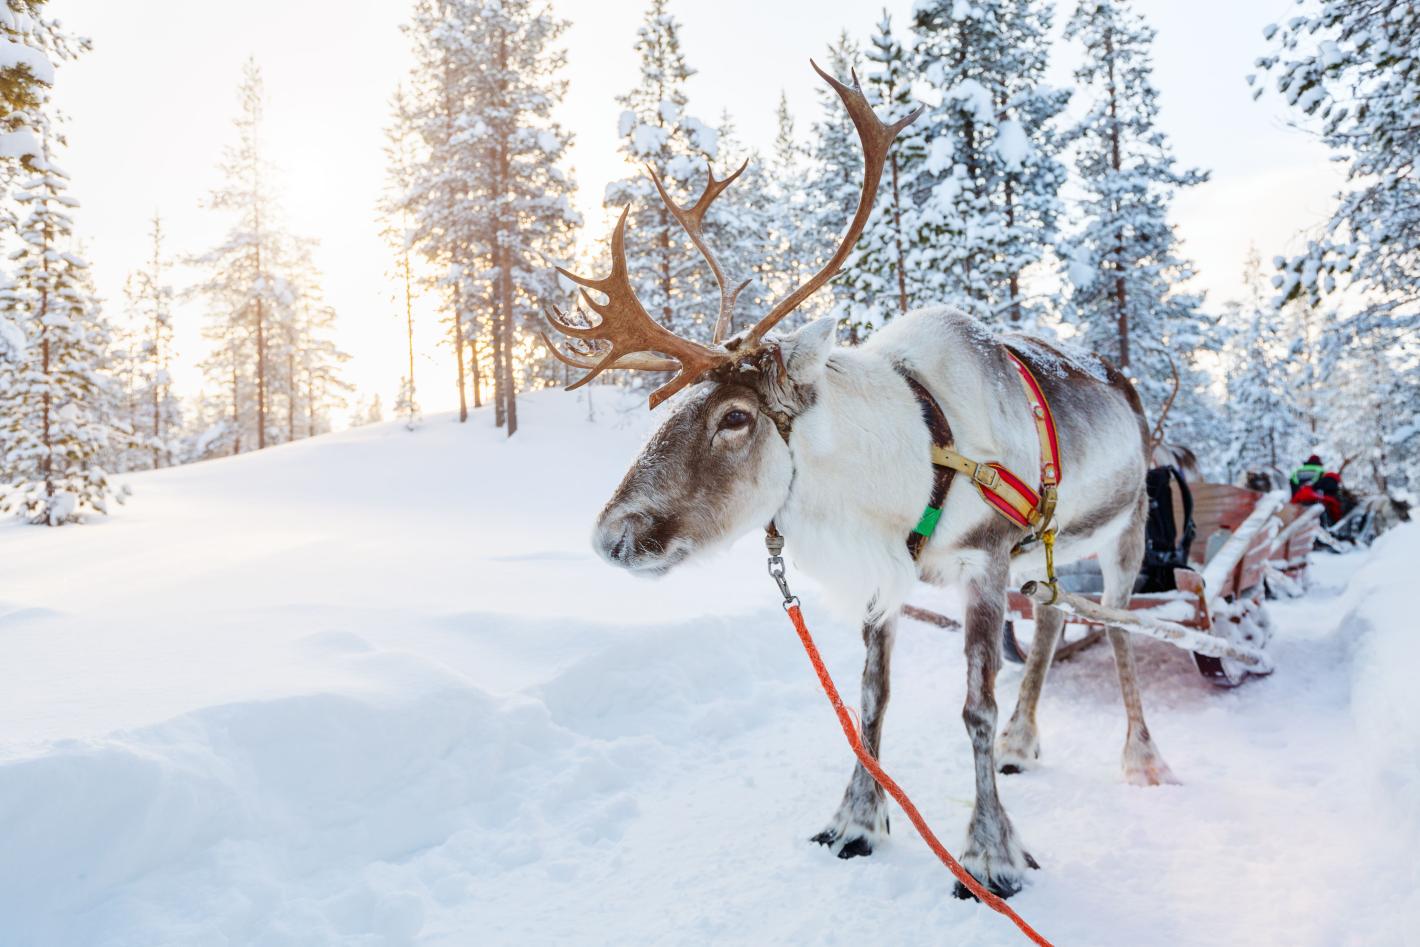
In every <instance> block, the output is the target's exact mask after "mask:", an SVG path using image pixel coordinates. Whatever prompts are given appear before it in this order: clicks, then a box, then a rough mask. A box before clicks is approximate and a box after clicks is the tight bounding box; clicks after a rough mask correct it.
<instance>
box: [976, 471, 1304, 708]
mask: <svg viewBox="0 0 1420 947" xmlns="http://www.w3.org/2000/svg"><path fill="white" fill-rule="evenodd" d="M1192 493H1193V520H1194V524H1195V526H1196V529H1197V532H1196V535H1195V537H1194V541H1193V546H1192V551H1193V555H1192V557H1191V558H1192V559H1193V560H1194V561H1192V562H1191V563H1190V565H1191V566H1192V568H1190V569H1176V570H1174V578H1175V580H1176V585H1177V588H1176V589H1174V590H1172V591H1168V592H1154V593H1136V594H1135V595H1134V596H1133V597H1132V598H1131V599H1130V602H1129V606H1128V608H1127V609H1111V608H1107V607H1105V606H1103V605H1101V604H1100V590H1101V589H1100V578H1099V571H1098V568H1097V567H1094V565H1093V563H1091V562H1088V561H1087V562H1085V563H1080V564H1077V565H1076V566H1074V567H1069V568H1065V569H1062V570H1061V573H1060V580H1059V581H1060V597H1059V600H1058V601H1056V602H1055V605H1056V607H1058V608H1060V609H1062V610H1063V611H1065V612H1066V615H1067V618H1066V625H1065V628H1062V630H1061V634H1062V636H1064V635H1065V631H1066V629H1068V628H1070V626H1072V625H1073V626H1074V627H1075V628H1076V629H1079V628H1081V627H1083V628H1084V629H1085V634H1084V635H1083V636H1082V637H1077V638H1066V639H1065V640H1063V641H1061V642H1060V643H1059V644H1058V645H1057V648H1056V653H1055V660H1057V661H1059V660H1064V659H1068V658H1069V657H1070V656H1071V655H1074V654H1077V653H1079V652H1080V651H1081V650H1083V649H1085V648H1088V647H1090V646H1091V645H1093V644H1095V643H1096V642H1098V641H1099V640H1100V639H1101V638H1103V637H1104V629H1105V627H1106V626H1108V625H1116V626H1118V627H1121V628H1124V629H1125V630H1128V631H1131V632H1135V633H1139V634H1144V635H1147V636H1149V637H1153V638H1158V639H1160V640H1163V641H1168V642H1169V643H1170V644H1174V645H1176V646H1178V647H1181V648H1184V649H1185V650H1188V651H1191V652H1192V654H1193V659H1194V662H1195V664H1196V665H1197V667H1198V670H1199V672H1200V673H1202V674H1203V676H1204V677H1206V678H1208V679H1209V680H1210V681H1212V682H1213V683H1215V684H1218V685H1220V686H1224V687H1233V686H1236V685H1238V684H1241V683H1242V682H1243V681H1244V680H1245V679H1246V678H1247V676H1248V675H1249V674H1268V673H1271V671H1272V662H1271V660H1270V658H1269V657H1268V656H1267V654H1266V653H1265V652H1264V651H1263V648H1264V647H1265V646H1266V644H1267V640H1268V638H1269V637H1270V636H1271V629H1270V625H1269V623H1268V620H1267V613H1266V610H1265V608H1264V599H1266V598H1268V597H1276V596H1278V595H1297V594H1300V593H1301V590H1302V588H1303V587H1304V585H1305V582H1306V570H1307V564H1308V556H1309V554H1310V552H1311V549H1312V546H1313V544H1314V543H1315V541H1316V538H1317V535H1318V533H1319V532H1320V531H1321V508H1320V507H1319V506H1312V507H1298V506H1294V505H1292V504H1291V503H1289V502H1288V500H1287V497H1286V495H1285V494H1284V493H1281V492H1276V493H1258V492H1257V491H1254V490H1248V489H1245V488H1243V487H1234V486H1229V485H1228V484H1217V483H1202V484H1196V485H1193V486H1192ZM1175 503H1176V504H1177V503H1178V500H1177V499H1175ZM1175 513H1176V517H1175V518H1176V520H1177V521H1178V522H1182V520H1183V516H1182V510H1181V509H1176V510H1175ZM1050 597H1051V590H1050V588H1049V587H1048V586H1046V585H1044V584H1041V583H1034V582H1028V583H1026V585H1025V586H1024V587H1022V589H1021V590H1020V591H1014V592H1011V593H1010V601H1009V607H1008V616H1009V617H1008V620H1007V622H1006V625H1005V631H1004V641H1003V651H1004V654H1005V656H1006V657H1007V659H1009V660H1014V661H1024V660H1025V658H1026V655H1027V648H1026V647H1025V642H1024V641H1023V640H1022V639H1021V638H1019V637H1017V635H1016V622H1017V621H1019V620H1022V619H1033V618H1034V614H1035V607H1036V605H1037V604H1038V603H1042V602H1045V603H1048V602H1049V601H1050Z"/></svg>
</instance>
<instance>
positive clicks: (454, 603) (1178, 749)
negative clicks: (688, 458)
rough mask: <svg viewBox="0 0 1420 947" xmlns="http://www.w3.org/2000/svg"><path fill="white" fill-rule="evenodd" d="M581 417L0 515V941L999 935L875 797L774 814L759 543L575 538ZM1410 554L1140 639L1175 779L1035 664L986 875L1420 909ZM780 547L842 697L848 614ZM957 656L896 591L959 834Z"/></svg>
mask: <svg viewBox="0 0 1420 947" xmlns="http://www.w3.org/2000/svg"><path fill="white" fill-rule="evenodd" d="M598 399H599V401H600V402H601V403H602V404H603V405H605V404H606V402H607V401H609V400H610V398H609V397H608V396H606V395H604V394H603V393H602V392H600V391H599V392H598ZM585 410H586V408H585V403H583V402H581V401H579V399H577V398H575V397H573V396H571V395H563V394H560V393H547V394H542V395H538V396H534V397H531V398H529V399H527V400H526V401H525V402H524V403H523V407H522V411H523V430H522V431H521V432H520V433H519V434H518V436H517V437H516V438H515V439H513V440H512V441H511V442H506V441H505V440H504V439H503V438H502V437H501V435H500V434H499V433H498V432H495V431H494V430H493V429H492V426H491V422H490V420H489V418H488V415H487V413H486V412H478V413H476V414H475V415H474V417H473V419H472V420H471V422H470V423H469V424H468V425H465V426H459V425H457V424H454V423H452V422H451V420H450V419H449V418H448V417H437V418H433V419H431V420H430V421H429V422H428V423H427V424H426V425H425V426H424V427H423V428H422V429H420V430H418V431H416V432H413V433H411V432H407V431H405V430H403V429H402V428H400V427H399V426H398V425H394V424H388V425H382V426H375V427H369V428H362V429H358V430H355V431H352V432H348V433H345V434H341V435H337V436H331V437H323V438H319V439H316V440H313V441H308V442H303V443H300V444H296V445H292V446H287V447H281V448H276V449H274V450H270V451H266V452H263V453H261V454H260V455H246V456H243V457H240V458H236V459H232V460H223V461H216V462H210V463H205V464H201V465H197V466H193V467H187V468H182V469H176V470H167V471H160V472H157V473H150V474H144V475H139V476H134V477H131V478H129V482H130V483H131V484H132V486H133V488H134V491H135V492H134V496H133V498H132V499H131V500H130V502H129V503H128V505H127V506H125V507H122V508H120V509H119V510H118V511H117V513H116V515H114V516H113V517H111V518H110V519H108V520H107V521H102V522H98V523H96V524H94V525H90V526H84V527H69V528H63V529H54V530H50V529H43V528H34V527H25V526H5V527H3V528H0V945H3V947H32V945H44V947H49V945H83V947H109V945H134V947H139V945H141V947H155V945H169V944H171V945H185V947H186V945H226V944H262V945H300V947H312V945H325V944H340V945H401V944H428V945H450V947H453V945H458V947H463V945H470V944H550V943H588V944H705V943H715V944H722V943H732V944H751V943H753V944H759V943H793V944H801V943H802V944H820V943H822V944H852V945H861V944H867V943H891V944H953V943H958V944H974V945H992V944H1018V943H1023V942H1024V941H1023V940H1022V939H1021V937H1020V935H1019V934H1018V933H1017V932H1016V930H1015V929H1014V928H1013V927H1012V926H1011V925H1010V924H1009V923H1008V922H1007V921H1005V920H1004V919H1002V918H1000V917H999V916H997V915H995V914H994V913H992V912H991V911H989V910H988V909H986V908H984V907H982V906H980V905H977V904H968V903H963V902H960V901H956V900H953V899H952V898H951V896H950V891H951V879H950V877H949V876H948V874H947V872H946V871H945V870H944V869H943V868H942V867H941V866H940V865H938V864H937V863H936V861H935V860H934V859H933V857H932V855H931V854H930V852H929V851H928V850H927V848H926V847H925V846H924V845H923V844H922V843H921V841H920V840H919V839H918V838H917V837H916V836H915V835H914V834H913V833H912V832H911V828H910V826H909V824H908V822H907V820H906V818H904V817H902V816H901V814H900V813H898V814H896V815H895V816H894V818H893V826H894V829H895V832H896V834H895V835H894V836H893V838H892V840H891V842H890V843H888V844H887V845H885V846H884V847H882V848H880V849H879V851H878V852H876V853H875V854H874V855H873V856H872V857H871V858H868V859H855V860H853V861H846V862H845V861H840V860H838V859H836V858H833V857H832V856H831V855H830V854H829V853H828V852H827V851H826V850H824V849H821V848H819V847H817V846H814V845H812V844H810V843H809V842H808V841H807V839H808V837H809V836H810V835H811V834H812V833H813V832H815V831H817V830H818V829H820V828H822V826H823V824H824V823H825V821H826V820H827V819H828V817H829V816H830V815H831V814H832V812H833V810H834V808H835V807H836V806H837V803H838V800H839V797H840V794H841V792H842V789H843V784H844V782H845V780H846V778H847V776H848V773H849V770H850V757H849V754H848V750H847V747H846V745H845V744H844V741H843V737H842V734H841V733H840V732H839V731H838V729H837V726H836V723H835V721H834V718H833V716H832V714H831V712H830V710H829V708H828V705H827V703H826V701H825V700H824V698H823V695H822V694H821V692H820V691H819V690H818V687H817V682H816V681H815V679H814V678H813V676H812V673H811V671H810V669H809V667H808V663H807V661H806V660H805V658H804V656H803V654H802V652H801V650H800V649H799V646H798V643H797V641H796V639H795V637H794V635H793V632H792V630H791V629H790V627H789V625H788V623H787V622H786V620H785V619H784V617H783V615H782V613H781V612H780V609H779V607H778V601H777V596H776V594H775V592H774V589H773V586H772V584H771V583H770V581H769V579H768V578H766V577H765V575H764V571H763V570H764V563H763V558H762V555H763V553H762V549H761V547H760V541H759V539H758V538H757V537H748V538H747V539H746V540H745V541H744V542H742V543H740V544H739V545H738V546H737V547H735V548H734V549H733V550H731V551H730V552H728V553H726V554H723V555H721V556H720V557H718V558H716V559H713V560H711V561H709V562H706V563H702V564H696V565H691V566H687V567H685V568H683V569H682V570H681V571H680V572H678V573H677V574H674V575H672V576H670V577H668V578H667V579H664V580H661V581H659V582H647V581H643V580H637V579H633V578H631V577H629V576H626V575H623V574H621V573H619V572H617V571H615V570H613V569H611V568H610V567H609V566H606V565H605V564H603V563H602V562H601V561H600V560H598V559H596V558H595V557H594V556H593V554H592V553H591V552H590V549H589V547H588V543H587V534H588V531H589V527H590V524H591V521H592V519H593V517H594V515H595V514H596V511H597V510H598V508H599V506H600V503H601V501H602V500H603V499H604V498H605V496H606V495H607V494H608V493H609V491H610V490H611V488H612V486H613V485H614V484H615V482H616V481H617V479H618V478H619V477H620V474H621V472H622V470H623V469H624V467H625V465H626V463H627V462H628V460H629V459H630V457H631V455H632V453H633V451H634V449H635V447H636V445H637V442H638V441H639V439H640V437H641V436H642V432H643V431H644V429H645V427H646V426H647V424H648V423H649V420H648V419H647V418H646V416H645V412H644V411H643V410H641V409H640V408H639V407H637V408H635V409H634V410H628V411H626V412H625V413H618V412H615V411H610V410H608V409H607V408H606V407H603V408H602V411H603V420H602V422H601V423H599V424H596V425H592V424H588V423H587V422H585V421H584V420H583V418H582V416H583V414H584V413H585ZM1066 488H1067V489H1068V484H1067V487H1066ZM792 541H793V539H792V537H790V550H791V552H792ZM1417 560H1420V526H1416V525H1411V526H1408V527H1403V528H1401V529H1398V530H1396V531H1395V532H1394V533H1392V534H1391V535H1388V536H1386V537H1385V538H1384V539H1383V540H1382V542H1381V543H1379V544H1378V546H1377V548H1376V549H1375V550H1374V551H1373V552H1372V553H1370V554H1369V555H1361V556H1354V557H1346V558H1334V557H1329V558H1327V557H1324V558H1321V559H1320V560H1319V561H1318V562H1317V567H1316V570H1315V579H1316V581H1315V588H1314V589H1313V591H1312V593H1311V594H1310V595H1309V596H1308V597H1306V598H1305V599H1302V600H1299V601H1296V602H1291V603H1277V604H1274V605H1273V606H1271V607H1272V609H1273V615H1274V618H1275V619H1276V623H1277V626H1278V633H1277V636H1276V639H1275V641H1274V644H1273V646H1272V647H1273V651H1274V652H1275V654H1276V657H1277V664H1278V671H1277V672H1276V673H1275V674H1274V675H1273V676H1272V677H1271V678H1269V679H1266V680H1255V681H1252V682H1250V683H1248V684H1247V685H1246V686H1244V687H1242V688H1241V689H1239V690H1236V691H1232V692H1227V691H1220V690H1216V689H1214V688H1213V687H1211V686H1209V685H1208V684H1206V683H1205V682H1204V681H1203V680H1202V679H1201V678H1200V677H1199V676H1198V674H1197V673H1196V672H1195V671H1194V670H1193V668H1192V666H1191V663H1190V662H1189V660H1188V658H1187V656H1186V655H1184V654H1183V653H1182V652H1179V651H1175V650H1174V649H1172V648H1170V647H1168V646H1166V645H1161V644H1156V643H1153V642H1148V641H1143V642H1141V643H1140V645H1139V651H1140V663H1141V665H1142V674H1143V677H1144V681H1145V687H1146V701H1147V709H1148V714H1149V719H1150V724H1151V728H1152V730H1153V732H1154V735H1155V738H1156V739H1157V741H1158V742H1159V744H1160V746H1161V747H1162V749H1163V751H1164V753H1165V755H1166V757H1167V759H1168V761H1169V763H1170V764H1171V765H1172V767H1173V769H1174V771H1175V772H1176V773H1177V774H1178V775H1179V777H1180V778H1181V779H1182V780H1183V781H1184V785H1182V786H1177V787H1166V788H1159V789H1137V788H1133V787H1130V786H1127V785H1125V784H1124V783H1123V782H1122V781H1121V778H1120V773H1119V752H1120V749H1121V746H1122V742H1123V730H1124V719H1123V713H1122V711H1121V709H1120V706H1119V703H1120V702H1119V697H1118V693H1117V691H1116V684H1115V680H1114V672H1113V666H1112V662H1111V658H1110V656H1109V654H1108V649H1096V650H1095V651H1093V652H1091V653H1088V654H1086V655H1084V656H1082V657H1081V658H1079V659H1077V660H1075V661H1073V662H1071V663H1068V664H1066V665H1063V666H1061V667H1059V668H1056V669H1055V670H1054V671H1053V672H1052V675H1051V680H1050V683H1049V686H1048V687H1047V690H1046V695H1045V698H1044V700H1043V703H1042V707H1041V725H1042V728H1043V734H1042V738H1043V753H1044V756H1043V761H1042V762H1043V765H1042V767H1041V768H1040V769H1038V770H1035V771H1033V772H1030V773H1026V774H1023V775H1019V776H1014V777H1008V778H1004V779H1003V780H1002V792H1003V795H1004V798H1005V801H1006V804H1007V806H1008V808H1009V811H1010V813H1011V815H1012V817H1013V818H1014V820H1015V823H1016V826H1017V828H1018V829H1019V831H1020V832H1021V834H1022V837H1023V839H1024V840H1025V842H1026V844H1027V847H1028V848H1029V849H1030V851H1031V852H1032V853H1033V854H1034V855H1035V856H1036V857H1037V858H1038V859H1039V860H1040V862H1041V864H1042V865H1043V869H1042V870H1041V871H1040V872H1038V873H1032V880H1031V884H1030V886H1029V887H1028V888H1027V889H1026V890H1025V891H1024V892H1022V893H1021V894H1020V895H1018V896H1017V897H1016V898H1015V899H1014V900H1013V902H1012V903H1013V904H1014V906H1015V907H1016V908H1017V909H1018V910H1019V911H1020V912H1021V913H1022V914H1023V915H1024V916H1025V917H1026V918H1028V919H1029V920H1030V921H1031V922H1032V923H1034V924H1035V925H1036V926H1037V927H1038V928H1039V929H1040V930H1041V931H1042V932H1043V933H1044V934H1045V935H1046V936H1047V937H1050V938H1051V939H1052V940H1053V941H1054V942H1055V943H1056V944H1061V945H1066V944H1070V945H1189V944H1200V945H1201V944H1210V945H1217V944H1226V945H1244V944H1245V945H1257V944H1286V945H1367V947H1375V945H1380V947H1387V945H1396V944H1406V943H1417V942H1420V941H1417V940H1415V939H1414V938H1416V937H1417V936H1420V935H1417V934H1416V933H1414V932H1415V931H1416V930H1417V928H1420V900H1417V898H1418V897H1420V896H1417V893H1416V892H1417V889H1420V874H1417V867H1416V866H1417V864H1420V859H1417V857H1416V850H1417V848H1416V847H1417V844H1420V749H1418V748H1420V688H1417V687H1416V686H1415V685H1414V683H1413V678H1414V674H1415V672H1416V669H1417V668H1420V634H1417V632H1418V631H1420V629H1417V627H1416V621H1415V618H1414V607H1413V605H1411V604H1410V602H1409V600H1408V599H1409V596H1408V593H1409V592H1410V591H1411V590H1412V589H1413V586H1414V578H1413V566H1414V563H1415V562H1416V561H1417ZM792 578H793V579H794V581H795V584H796V587H797V590H798V591H800V593H801V594H802V595H803V598H804V601H805V604H806V609H807V614H808V617H809V621H810V624H811V626H812V628H813V629H814V631H815V633H816V635H817V636H818V638H819V642H820V645H821V646H822V647H823V649H824V651H825V652H826V654H827V655H828V657H829V662H830V666H831V669H832V670H833V672H834V674H835V675H836V676H837V678H838V680H839V681H840V683H841V684H842V685H843V687H844V690H845V692H846V693H847V694H848V695H849V696H850V698H852V697H853V696H855V695H856V693H857V686H856V682H857V676H858V670H859V662H860V660H861V643H860V642H859V640H858V635H857V630H856V628H854V627H853V625H852V623H851V622H849V621H844V620H841V619H839V618H836V617H834V616H832V615H830V614H828V613H827V612H826V611H825V610H824V609H823V608H822V607H821V606H818V605H816V603H817V602H818V600H819V599H820V596H819V595H818V593H817V592H816V590H815V588H814V586H813V585H812V583H810V582H809V581H807V580H806V579H805V578H804V577H803V576H802V575H799V574H794V575H792ZM923 597H924V599H926V600H935V601H938V602H947V603H948V604H950V600H949V599H945V598H942V597H935V598H933V597H932V596H930V595H929V594H928V593H927V592H926V591H925V590H924V596H923ZM960 652H961V642H960V640H959V635H955V634H952V633H948V632H943V631H941V630H939V629H935V628H929V627H926V626H923V625H918V624H913V623H904V625H903V627H902V631H901V635H900V643H899V645H898V652H897V657H896V660H895V662H894V663H895V670H896V677H895V680H894V685H893V697H892V706H891V707H890V709H889V712H888V718H887V728H886V737H885V746H884V751H883V762H884V764H885V766H886V767H887V769H888V770H889V772H891V773H893V774H894V775H895V776H896V777H897V778H898V780H899V781H900V782H901V783H902V784H903V785H904V786H905V787H906V788H907V790H908V791H909V793H911V794H912V796H913V797H914V799H915V800H916V801H917V803H918V804H919V805H920V807H921V808H922V810H923V811H924V813H925V814H926V816H927V817H928V819H929V820H930V821H931V822H932V823H933V825H935V826H936V827H937V828H938V829H939V832H940V834H941V836H942V837H943V839H944V840H946V841H947V842H948V845H949V846H950V847H953V848H954V849H955V848H956V846H957V845H958V844H959V842H960V839H961V836H962V833H963V830H964V827H965V822H966V817H967V813H968V806H969V798H970V792H971V757H970V752H969V749H968V744H967V740H966V736H965V733H964V731H963V728H962V725H961V720H960V707H961V703H962V695H963V670H962V659H961V653H960ZM1019 676H1020V672H1019V669H1018V668H1015V667H1012V666H1007V668H1006V669H1005V670H1003V671H1002V673H1001V677H1000V682H1001V687H1000V690H1001V705H1002V715H1003V718H1004V715H1005V714H1007V713H1009V709H1010V707H1011V706H1012V704H1013V701H1014V698H1015V691H1016V687H1017V684H1018V681H1019Z"/></svg>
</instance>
